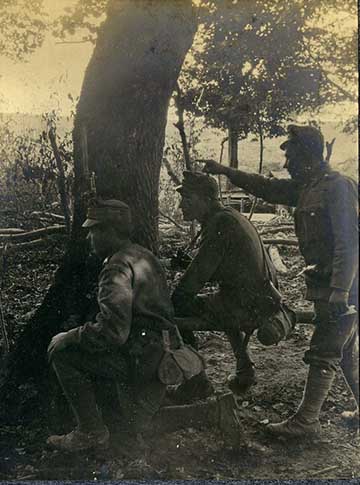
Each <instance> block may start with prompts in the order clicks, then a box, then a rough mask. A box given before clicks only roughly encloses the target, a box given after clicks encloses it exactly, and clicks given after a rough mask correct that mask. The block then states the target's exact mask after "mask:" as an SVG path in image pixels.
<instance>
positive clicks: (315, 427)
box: [267, 365, 335, 438]
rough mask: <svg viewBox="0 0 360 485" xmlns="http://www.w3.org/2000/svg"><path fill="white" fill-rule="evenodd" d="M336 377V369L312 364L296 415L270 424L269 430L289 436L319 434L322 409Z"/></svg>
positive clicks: (275, 433) (279, 434)
mask: <svg viewBox="0 0 360 485" xmlns="http://www.w3.org/2000/svg"><path fill="white" fill-rule="evenodd" d="M334 377H335V371H333V370H331V369H322V368H320V367H316V366H313V365H311V366H310V369H309V373H308V377H307V381H306V385H305V389H304V394H303V398H302V401H301V403H300V406H299V408H298V410H297V411H296V413H295V415H294V416H292V417H291V418H289V419H287V420H286V421H283V422H281V423H274V424H269V425H268V426H267V430H268V431H269V432H270V433H272V434H274V435H278V436H284V437H289V438H296V437H303V436H304V437H305V436H311V435H316V434H318V433H319V432H320V423H319V415H320V411H321V408H322V405H323V404H324V401H325V399H326V397H327V395H328V392H329V390H330V388H331V386H332V383H333V381H334Z"/></svg>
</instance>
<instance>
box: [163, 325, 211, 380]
mask: <svg viewBox="0 0 360 485" xmlns="http://www.w3.org/2000/svg"><path fill="white" fill-rule="evenodd" d="M175 330H176V335H177V338H178V342H179V347H178V348H177V349H171V345H170V335H169V330H163V331H162V337H163V350H164V355H163V357H162V359H161V361H160V364H159V368H158V377H159V380H160V382H162V383H163V384H166V385H176V384H181V383H182V382H184V381H186V380H189V379H191V378H192V377H195V376H197V375H198V374H200V373H201V372H202V371H203V370H204V368H205V365H204V359H203V358H202V357H201V355H200V354H199V353H198V352H196V350H195V349H193V348H192V347H191V345H186V344H184V342H183V340H182V337H181V335H180V332H179V329H178V328H177V327H176V329H175Z"/></svg>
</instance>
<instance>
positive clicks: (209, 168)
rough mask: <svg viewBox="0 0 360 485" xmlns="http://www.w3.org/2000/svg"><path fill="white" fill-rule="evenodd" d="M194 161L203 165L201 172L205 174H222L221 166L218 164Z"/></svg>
mask: <svg viewBox="0 0 360 485" xmlns="http://www.w3.org/2000/svg"><path fill="white" fill-rule="evenodd" d="M196 161H197V162H201V163H204V164H205V165H204V167H203V170H202V171H203V172H205V173H210V174H212V175H220V174H222V173H224V167H223V165H221V164H220V163H218V162H215V160H206V159H202V160H196Z"/></svg>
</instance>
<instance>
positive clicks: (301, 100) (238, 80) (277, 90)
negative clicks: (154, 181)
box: [180, 0, 357, 166]
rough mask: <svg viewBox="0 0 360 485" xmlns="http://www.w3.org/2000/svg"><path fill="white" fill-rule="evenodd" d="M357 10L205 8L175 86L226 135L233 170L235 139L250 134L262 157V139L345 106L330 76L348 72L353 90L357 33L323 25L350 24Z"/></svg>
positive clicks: (287, 5) (309, 5)
mask: <svg viewBox="0 0 360 485" xmlns="http://www.w3.org/2000/svg"><path fill="white" fill-rule="evenodd" d="M354 8H355V9H356V6H355V2H351V1H348V2H344V3H343V4H340V3H339V2H335V1H334V2H332V1H330V2H322V1H309V2H303V1H291V2H288V1H284V0H278V1H271V2H269V1H242V2H235V1H231V2H230V1H224V2H203V8H202V15H201V19H200V22H201V24H200V28H199V34H198V36H197V39H196V40H195V43H194V45H193V48H192V51H191V54H192V56H189V62H188V63H187V64H186V66H185V68H184V69H183V71H182V76H181V79H180V84H181V86H182V89H183V91H184V92H185V94H186V100H187V104H186V108H187V109H188V110H190V111H192V112H193V113H195V114H197V115H198V116H203V117H204V119H205V122H206V123H207V124H208V125H210V126H212V127H216V128H221V129H225V130H227V131H228V136H229V149H230V150H229V158H230V164H232V165H233V166H237V161H238V160H237V151H238V150H237V141H238V139H242V138H246V137H247V134H248V133H249V132H252V133H255V134H256V135H257V136H258V137H259V139H260V159H261V156H262V155H261V154H262V150H263V146H264V138H265V136H267V137H273V136H278V135H281V134H284V129H283V126H284V123H285V122H286V121H288V120H289V119H291V118H292V117H294V116H296V115H297V114H299V113H300V112H304V111H307V110H309V111H310V110H314V109H316V108H318V107H320V106H323V105H324V104H326V103H331V102H332V103H334V102H339V101H342V100H344V99H345V95H344V93H343V91H344V89H343V88H342V87H341V86H339V87H338V88H337V87H336V85H335V84H334V81H333V80H332V79H330V73H337V75H338V76H341V74H342V73H343V72H346V73H347V81H348V83H347V84H348V85H349V86H350V85H352V89H353V90H354V89H355V90H356V87H355V85H354V82H353V79H354V76H355V75H356V72H357V70H356V62H355V57H356V54H352V53H355V52H356V49H354V45H353V42H354V38H356V29H354V28H353V29H352V30H351V28H350V29H349V30H348V31H347V33H346V34H343V33H342V32H341V30H339V29H338V27H339V25H338V22H336V21H335V23H336V25H337V28H334V26H332V27H330V26H329V25H328V24H329V21H328V20H327V19H330V18H331V19H332V22H333V23H334V18H335V19H336V16H335V13H336V14H338V15H340V16H341V15H343V16H345V18H346V16H347V17H348V18H350V19H351V20H352V21H353V22H354ZM321 19H324V20H321ZM319 25H320V26H321V28H319ZM350 26H351V25H350ZM324 45H325V47H324ZM326 45H327V46H328V48H327V47H326ZM335 53H336V54H335ZM345 54H346V55H345ZM193 61H195V62H193ZM329 66H330V67H329ZM350 73H351V74H350Z"/></svg>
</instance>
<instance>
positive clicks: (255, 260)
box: [172, 204, 277, 314]
mask: <svg viewBox="0 0 360 485" xmlns="http://www.w3.org/2000/svg"><path fill="white" fill-rule="evenodd" d="M272 272H273V273H272V279H273V281H274V283H275V285H276V284H277V282H276V276H275V272H274V270H273V268H272ZM266 280H267V273H266V270H265V263H264V252H263V248H262V243H261V241H260V237H259V235H258V233H257V231H256V229H255V228H254V226H253V225H252V224H251V223H250V222H249V221H248V219H246V218H245V217H244V216H242V215H241V214H240V213H239V212H237V211H235V210H233V209H231V208H225V207H223V206H221V205H220V204H219V206H218V207H217V208H216V209H215V210H214V212H213V213H212V214H211V216H210V217H209V219H208V220H207V221H206V222H205V223H203V224H202V238H201V244H200V247H199V250H198V253H197V255H196V257H195V258H194V260H193V261H192V263H191V265H190V266H189V267H188V269H187V271H186V272H185V274H184V275H183V277H182V278H181V280H180V282H179V284H178V286H177V287H176V289H175V291H174V293H173V296H172V301H173V303H174V306H175V309H176V311H177V312H178V311H180V313H183V312H184V308H185V307H186V305H190V304H191V300H192V298H193V297H194V296H195V295H196V294H197V293H198V292H199V291H200V290H201V289H202V288H203V287H204V285H205V283H206V282H211V281H213V282H216V283H218V285H219V296H220V297H221V301H222V304H223V305H224V308H225V310H226V311H229V312H230V313H231V311H232V309H236V308H242V309H244V308H248V309H252V308H256V309H258V310H260V309H261V311H262V312H263V313H264V314H265V313H266V308H265V306H266V304H269V305H270V306H271V309H273V302H272V301H271V300H270V301H265V300H266V299H264V286H265V282H266Z"/></svg>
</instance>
